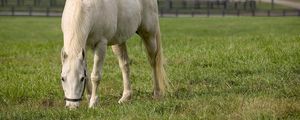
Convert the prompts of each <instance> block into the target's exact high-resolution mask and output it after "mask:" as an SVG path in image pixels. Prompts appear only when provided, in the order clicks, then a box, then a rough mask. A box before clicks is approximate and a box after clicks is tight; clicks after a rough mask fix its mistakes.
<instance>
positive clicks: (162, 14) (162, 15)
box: [160, 8, 164, 17]
mask: <svg viewBox="0 0 300 120" xmlns="http://www.w3.org/2000/svg"><path fill="white" fill-rule="evenodd" d="M160 16H161V17H164V9H163V8H161V9H160Z"/></svg>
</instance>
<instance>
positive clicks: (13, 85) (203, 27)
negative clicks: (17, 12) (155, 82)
mask: <svg viewBox="0 0 300 120" xmlns="http://www.w3.org/2000/svg"><path fill="white" fill-rule="evenodd" d="M59 24H60V20H59V18H34V17H31V18H29V17H0V28H1V29H0V42H1V44H0V76H1V77H0V83H1V84H0V88H1V90H0V119H17V118H18V119H65V118H70V119H72V118H73V119H75V118H82V119H93V118H104V119H120V118H125V119H136V118H140V119H141V118H150V119H160V118H163V119H169V118H170V119H224V118H225V119H257V118H262V119H264V118H291V119H296V118H298V119H299V118H300V114H299V113H300V101H299V100H300V87H299V85H300V47H299V46H300V34H299V29H300V20H299V18H293V17H290V18H274V17H272V18H265V17H259V18H252V17H225V18H217V17H216V18H178V19H174V18H163V19H161V28H162V38H163V42H164V50H165V56H166V61H167V66H166V69H167V71H168V75H169V79H170V81H171V83H172V92H171V93H169V95H168V96H167V97H166V98H165V100H163V101H154V100H152V99H151V96H150V94H151V75H150V69H149V68H150V66H149V65H148V63H147V59H146V54H145V53H144V52H141V51H142V49H144V48H143V47H142V46H141V42H140V40H139V38H138V37H136V36H135V37H134V38H133V39H131V40H130V41H129V43H128V47H129V55H130V57H131V59H132V64H131V70H132V74H131V79H132V83H133V88H134V98H133V99H134V100H133V101H132V102H130V103H128V104H125V105H118V104H117V100H118V98H119V97H120V94H121V92H122V91H121V90H122V87H121V85H122V81H121V74H120V71H119V69H118V65H117V60H116V58H115V56H113V54H112V52H111V50H109V51H108V54H107V57H106V61H105V66H104V76H103V81H102V82H101V85H100V90H99V91H100V97H101V101H100V105H99V106H98V107H97V108H96V109H95V110H90V109H87V107H86V106H87V100H84V101H83V103H82V105H81V108H80V109H79V110H75V111H69V110H66V109H64V107H63V106H64V101H63V93H62V90H61V86H60V80H59V78H60V76H59V74H60V69H61V68H60V58H59V56H60V55H59V54H60V49H61V46H62V33H61V32H60V26H59ZM91 60H92V55H91V53H89V68H90V69H91V63H92V61H91Z"/></svg>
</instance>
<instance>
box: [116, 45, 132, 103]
mask: <svg viewBox="0 0 300 120" xmlns="http://www.w3.org/2000/svg"><path fill="white" fill-rule="evenodd" d="M112 50H113V52H114V54H115V55H116V56H117V57H118V60H119V66H120V69H121V71H122V77H123V87H124V88H123V89H124V90H123V95H122V98H121V99H120V100H119V101H118V103H123V102H126V101H128V100H130V99H131V95H132V90H131V85H130V79H129V72H130V70H129V58H128V54H127V48H126V43H123V44H120V45H113V46H112Z"/></svg>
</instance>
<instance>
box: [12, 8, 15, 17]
mask: <svg viewBox="0 0 300 120" xmlns="http://www.w3.org/2000/svg"><path fill="white" fill-rule="evenodd" d="M11 16H15V7H14V6H12V7H11Z"/></svg>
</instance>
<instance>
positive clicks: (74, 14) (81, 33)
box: [62, 0, 90, 56]
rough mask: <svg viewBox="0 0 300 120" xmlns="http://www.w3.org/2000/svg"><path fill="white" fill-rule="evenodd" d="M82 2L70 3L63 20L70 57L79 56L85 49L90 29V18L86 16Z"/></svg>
mask: <svg viewBox="0 0 300 120" xmlns="http://www.w3.org/2000/svg"><path fill="white" fill-rule="evenodd" d="M80 1H81V0H74V1H73V0H72V1H68V2H67V3H66V6H65V10H64V13H63V14H64V15H63V18H62V21H63V22H62V24H63V25H62V28H63V31H64V48H65V52H66V53H67V54H68V55H70V56H73V55H75V56H76V55H78V54H79V52H81V50H82V49H84V48H85V44H86V39H87V37H88V34H89V33H88V32H89V29H90V28H89V27H90V26H89V25H88V24H90V23H89V22H88V21H89V20H88V17H86V16H85V14H84V11H83V9H82V6H81V3H80Z"/></svg>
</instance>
